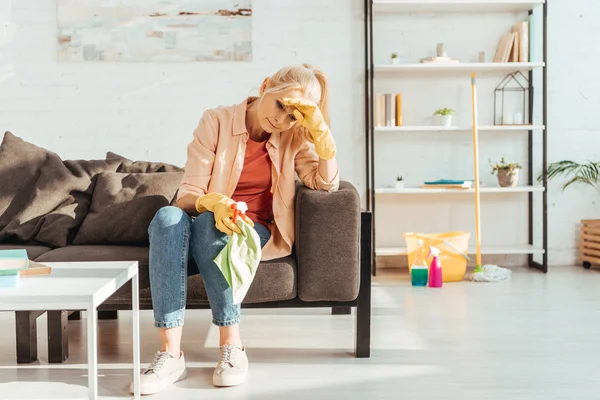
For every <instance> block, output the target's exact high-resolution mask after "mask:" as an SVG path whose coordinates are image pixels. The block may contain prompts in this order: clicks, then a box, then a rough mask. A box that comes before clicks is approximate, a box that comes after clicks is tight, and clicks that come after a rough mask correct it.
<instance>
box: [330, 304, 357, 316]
mask: <svg viewBox="0 0 600 400" xmlns="http://www.w3.org/2000/svg"><path fill="white" fill-rule="evenodd" d="M350 314H352V307H346V306H335V307H331V315H350Z"/></svg>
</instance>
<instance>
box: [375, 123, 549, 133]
mask: <svg viewBox="0 0 600 400" xmlns="http://www.w3.org/2000/svg"><path fill="white" fill-rule="evenodd" d="M544 129H546V128H545V127H544V125H480V126H478V127H477V130H478V131H479V132H486V131H487V132H499V131H507V132H510V131H531V130H533V131H543V130H544ZM471 131H472V128H471V127H470V126H450V127H445V126H433V125H432V126H378V127H376V128H375V132H381V133H385V132H471Z"/></svg>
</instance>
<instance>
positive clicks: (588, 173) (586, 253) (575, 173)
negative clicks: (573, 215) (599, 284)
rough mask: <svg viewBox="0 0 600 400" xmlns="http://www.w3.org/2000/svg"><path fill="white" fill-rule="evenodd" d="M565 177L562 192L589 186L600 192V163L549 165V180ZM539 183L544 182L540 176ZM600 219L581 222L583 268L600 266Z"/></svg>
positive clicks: (555, 163)
mask: <svg viewBox="0 0 600 400" xmlns="http://www.w3.org/2000/svg"><path fill="white" fill-rule="evenodd" d="M558 177H564V178H565V179H566V182H565V183H564V184H563V185H562V190H563V191H564V190H566V189H567V188H568V187H570V186H573V185H584V186H589V187H591V188H593V189H595V190H597V191H599V192H600V161H596V162H594V161H588V162H586V163H583V164H580V163H577V162H575V161H571V160H563V161H557V162H553V163H550V164H548V180H551V179H555V178H558ZM537 180H538V182H541V181H542V180H543V176H542V175H541V174H540V175H539V176H538V178H537ZM598 232H600V219H583V220H581V233H580V235H581V236H580V247H579V249H580V253H579V257H580V259H581V261H582V262H583V267H584V268H586V269H588V268H591V266H592V264H600V257H599V256H598V242H600V234H599V233H598Z"/></svg>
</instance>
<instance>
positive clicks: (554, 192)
mask: <svg viewBox="0 0 600 400" xmlns="http://www.w3.org/2000/svg"><path fill="white" fill-rule="evenodd" d="M548 10H549V17H548V18H549V25H548V26H549V32H548V39H549V42H548V43H549V47H548V53H549V62H548V63H549V65H548V90H549V97H548V112H549V115H548V125H549V130H548V140H549V146H548V157H549V160H550V162H552V161H558V160H568V159H572V160H574V161H579V162H585V161H587V160H594V161H598V160H600V138H599V135H600V120H599V119H598V117H597V116H598V114H599V104H600V80H599V79H598V68H597V62H598V61H599V60H600V47H598V44H597V39H598V37H599V33H600V21H599V20H598V18H597V16H598V15H600V2H597V1H594V0H572V1H551V2H550V7H549V9H548ZM559 183H561V182H559V181H557V182H555V183H552V184H551V190H550V192H549V193H548V200H549V204H548V213H549V217H548V219H549V229H550V235H549V241H550V251H551V253H550V260H551V262H552V263H553V264H569V263H573V262H575V260H576V259H577V249H578V245H579V242H578V235H579V221H580V220H581V219H599V218H600V193H598V192H597V191H594V190H592V189H589V188H583V187H579V188H575V187H572V188H570V189H569V190H567V191H565V192H562V190H561V188H560V186H559ZM577 262H580V261H579V260H577Z"/></svg>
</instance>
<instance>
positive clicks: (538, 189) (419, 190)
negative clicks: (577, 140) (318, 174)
mask: <svg viewBox="0 0 600 400" xmlns="http://www.w3.org/2000/svg"><path fill="white" fill-rule="evenodd" d="M543 191H544V188H543V187H542V186H516V187H509V188H502V187H480V188H479V193H482V194H484V193H531V192H543ZM474 192H475V190H474V189H433V188H419V187H416V188H404V189H396V188H377V189H375V193H376V194H450V193H452V194H465V193H474Z"/></svg>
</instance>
